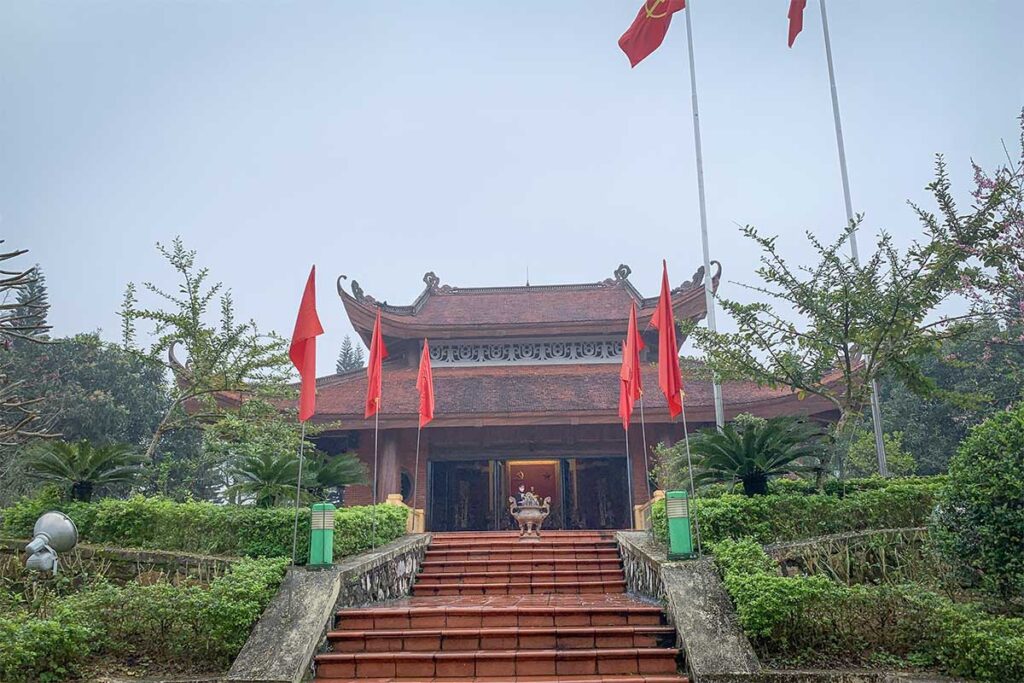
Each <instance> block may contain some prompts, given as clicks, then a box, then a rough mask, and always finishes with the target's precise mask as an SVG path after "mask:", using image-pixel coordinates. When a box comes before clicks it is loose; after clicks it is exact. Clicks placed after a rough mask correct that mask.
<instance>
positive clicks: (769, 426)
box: [669, 417, 824, 496]
mask: <svg viewBox="0 0 1024 683" xmlns="http://www.w3.org/2000/svg"><path fill="white" fill-rule="evenodd" d="M823 436H824V433H823V432H822V430H821V428H820V427H818V426H817V425H814V424H811V423H808V422H804V421H801V420H797V419H795V418H791V417H775V418H772V419H770V420H756V419H754V420H749V419H748V420H741V421H739V422H731V423H728V424H726V425H725V426H724V427H723V428H722V429H721V430H717V429H707V430H704V431H702V432H701V433H700V434H699V435H698V436H697V437H696V438H694V439H691V453H692V455H693V456H695V462H694V467H695V469H696V474H695V475H694V483H695V484H696V485H698V486H699V485H700V484H703V483H706V482H721V481H725V482H742V483H743V492H744V493H745V494H746V495H748V496H752V495H756V494H764V493H767V491H768V479H769V478H770V477H776V476H779V475H782V474H789V473H793V472H805V471H813V470H814V469H815V467H816V465H817V463H818V456H819V455H820V454H821V452H822V443H821V439H822V437H823ZM669 461H670V465H669V466H670V467H671V468H672V469H674V470H676V471H681V470H685V469H686V468H687V463H686V454H685V449H681V448H680V447H679V446H678V445H677V446H674V447H673V448H672V455H671V456H670V458H669ZM798 461H802V462H800V463H798Z"/></svg>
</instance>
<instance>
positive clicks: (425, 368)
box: [416, 339, 434, 427]
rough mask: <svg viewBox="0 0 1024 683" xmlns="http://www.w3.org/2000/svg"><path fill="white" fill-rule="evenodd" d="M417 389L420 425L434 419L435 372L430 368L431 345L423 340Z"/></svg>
mask: <svg viewBox="0 0 1024 683" xmlns="http://www.w3.org/2000/svg"><path fill="white" fill-rule="evenodd" d="M416 391H418V392H420V427H425V426H426V424H427V423H428V422H430V421H431V420H433V419H434V372H433V370H431V369H430V347H429V346H428V345H427V340H426V339H424V340H423V355H421V356H420V371H419V374H418V375H416Z"/></svg>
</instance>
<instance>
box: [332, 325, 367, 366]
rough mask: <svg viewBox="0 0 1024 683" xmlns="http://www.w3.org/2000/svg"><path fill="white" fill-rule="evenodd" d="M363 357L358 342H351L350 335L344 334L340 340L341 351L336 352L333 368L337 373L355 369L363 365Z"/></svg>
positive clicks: (361, 348)
mask: <svg viewBox="0 0 1024 683" xmlns="http://www.w3.org/2000/svg"><path fill="white" fill-rule="evenodd" d="M364 358H365V356H364V355H363V347H362V346H361V345H359V344H358V343H353V341H352V337H350V336H348V335H347V334H346V335H345V339H344V340H342V342H341V351H340V352H339V353H338V363H337V365H336V366H335V368H336V370H337V372H338V373H339V374H340V373H342V372H348V371H349V370H356V369H358V368H361V367H363V364H364V363H363V361H364Z"/></svg>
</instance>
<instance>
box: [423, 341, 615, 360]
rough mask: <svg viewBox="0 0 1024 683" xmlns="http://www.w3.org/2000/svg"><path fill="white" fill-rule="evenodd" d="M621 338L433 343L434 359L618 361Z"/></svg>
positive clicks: (432, 355)
mask: <svg viewBox="0 0 1024 683" xmlns="http://www.w3.org/2000/svg"><path fill="white" fill-rule="evenodd" d="M621 360H622V341H621V340H617V339H564V340H557V341H552V340H522V341H514V342H507V341H495V342H458V341H456V342H448V343H442V342H438V343H436V344H435V343H431V345H430V361H431V362H432V363H435V364H438V365H547V364H568V363H618V362H621Z"/></svg>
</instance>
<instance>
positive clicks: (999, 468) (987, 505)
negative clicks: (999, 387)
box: [932, 403, 1024, 609]
mask: <svg viewBox="0 0 1024 683" xmlns="http://www.w3.org/2000/svg"><path fill="white" fill-rule="evenodd" d="M949 475H950V476H949V481H948V483H947V484H946V486H945V487H943V489H942V492H941V494H940V496H939V508H938V511H937V512H936V515H935V520H934V524H933V525H932V535H933V537H934V538H935V540H936V542H937V543H938V545H939V547H940V548H941V549H942V550H943V553H944V555H946V559H947V561H949V562H950V563H951V564H953V565H954V566H958V567H960V568H962V569H963V570H964V572H963V573H964V574H965V575H966V576H967V577H968V578H969V579H970V580H971V581H972V583H975V584H977V585H978V586H980V587H981V588H982V589H984V590H986V591H987V592H989V593H991V594H992V595H994V596H996V597H998V598H1000V599H1002V600H1006V601H1009V602H1014V603H1016V607H1017V608H1018V609H1020V608H1021V607H1022V606H1024V403H1022V404H1021V405H1019V406H1018V407H1017V408H1016V409H1014V410H1012V411H1009V412H1003V413H998V414H996V415H994V416H992V417H990V418H989V419H987V420H985V421H984V422H982V423H981V424H980V425H977V426H976V427H974V428H973V429H972V430H971V432H970V434H969V435H968V436H967V438H966V439H964V440H963V442H962V443H961V444H960V448H959V450H958V451H957V453H956V455H955V456H953V459H952V460H950V462H949Z"/></svg>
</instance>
